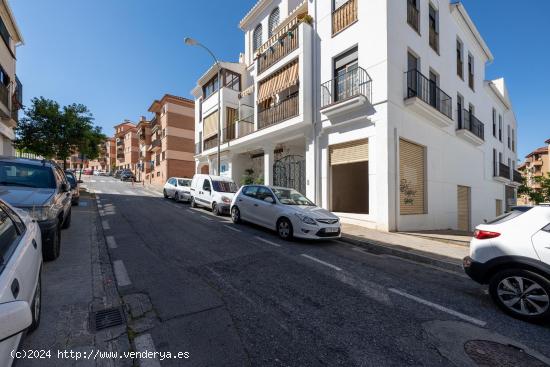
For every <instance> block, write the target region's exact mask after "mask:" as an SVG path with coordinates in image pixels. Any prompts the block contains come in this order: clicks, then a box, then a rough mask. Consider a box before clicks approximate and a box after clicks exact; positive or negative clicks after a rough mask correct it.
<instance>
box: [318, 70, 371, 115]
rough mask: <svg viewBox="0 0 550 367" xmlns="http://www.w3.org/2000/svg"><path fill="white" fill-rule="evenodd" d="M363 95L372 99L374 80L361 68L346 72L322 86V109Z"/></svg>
mask: <svg viewBox="0 0 550 367" xmlns="http://www.w3.org/2000/svg"><path fill="white" fill-rule="evenodd" d="M359 95H363V96H365V97H366V98H367V99H368V100H369V101H371V98H372V79H371V77H370V76H369V73H367V71H366V70H365V69H363V68H361V67H357V68H355V69H352V70H348V71H346V72H345V73H344V74H340V75H338V76H336V77H335V78H334V79H331V80H329V81H328V82H324V83H323V84H321V108H325V107H327V106H330V105H332V104H334V103H338V102H341V101H344V100H346V99H349V98H353V97H355V96H359Z"/></svg>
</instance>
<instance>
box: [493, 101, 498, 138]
mask: <svg viewBox="0 0 550 367" xmlns="http://www.w3.org/2000/svg"><path fill="white" fill-rule="evenodd" d="M493 136H494V137H495V138H496V137H497V110H495V109H494V108H493Z"/></svg>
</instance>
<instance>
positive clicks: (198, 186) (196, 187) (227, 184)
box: [191, 174, 238, 215]
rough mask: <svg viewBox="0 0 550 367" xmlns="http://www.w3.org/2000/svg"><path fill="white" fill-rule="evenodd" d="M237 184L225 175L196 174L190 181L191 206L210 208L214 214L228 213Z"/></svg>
mask: <svg viewBox="0 0 550 367" xmlns="http://www.w3.org/2000/svg"><path fill="white" fill-rule="evenodd" d="M237 189H238V188H237V185H236V184H235V183H234V182H233V181H232V180H231V179H230V178H227V177H221V176H211V175H203V174H196V175H194V176H193V181H192V182H191V196H192V198H191V206H192V207H193V208H195V207H197V206H202V207H205V208H208V209H212V212H213V213H215V214H216V215H222V214H223V213H229V206H230V205H231V200H232V199H233V195H235V193H236V192H237Z"/></svg>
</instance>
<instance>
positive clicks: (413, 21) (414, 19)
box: [407, 0, 420, 32]
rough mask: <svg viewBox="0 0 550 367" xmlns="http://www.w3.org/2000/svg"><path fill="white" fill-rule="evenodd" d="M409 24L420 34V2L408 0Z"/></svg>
mask: <svg viewBox="0 0 550 367" xmlns="http://www.w3.org/2000/svg"><path fill="white" fill-rule="evenodd" d="M407 23H409V25H410V26H411V27H412V28H413V29H414V30H415V31H417V32H420V11H419V10H418V0H407Z"/></svg>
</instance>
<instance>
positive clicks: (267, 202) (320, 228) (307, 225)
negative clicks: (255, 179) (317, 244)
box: [231, 185, 341, 240]
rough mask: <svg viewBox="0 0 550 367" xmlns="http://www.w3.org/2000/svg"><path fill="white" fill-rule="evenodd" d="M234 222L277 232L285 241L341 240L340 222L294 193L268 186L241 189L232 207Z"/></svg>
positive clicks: (334, 216)
mask: <svg viewBox="0 0 550 367" xmlns="http://www.w3.org/2000/svg"><path fill="white" fill-rule="evenodd" d="M231 219H232V220H233V222H234V223H239V222H240V221H241V220H244V221H247V222H251V223H255V224H259V225H261V226H264V227H267V228H270V229H274V230H276V231H277V233H278V234H279V237H281V238H282V239H284V240H291V239H292V238H293V237H300V238H306V239H322V238H339V237H340V232H341V228H340V220H339V218H338V217H337V216H336V215H334V214H332V213H331V212H329V211H328V210H326V209H323V208H319V207H318V206H316V205H315V204H314V203H313V202H311V201H310V200H309V199H307V198H306V197H305V196H304V195H302V194H300V193H299V192H298V191H296V190H294V189H289V188H285V187H276V186H265V185H247V186H243V187H241V189H240V190H239V191H238V192H237V194H236V195H235V197H234V198H233V202H232V203H231Z"/></svg>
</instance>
